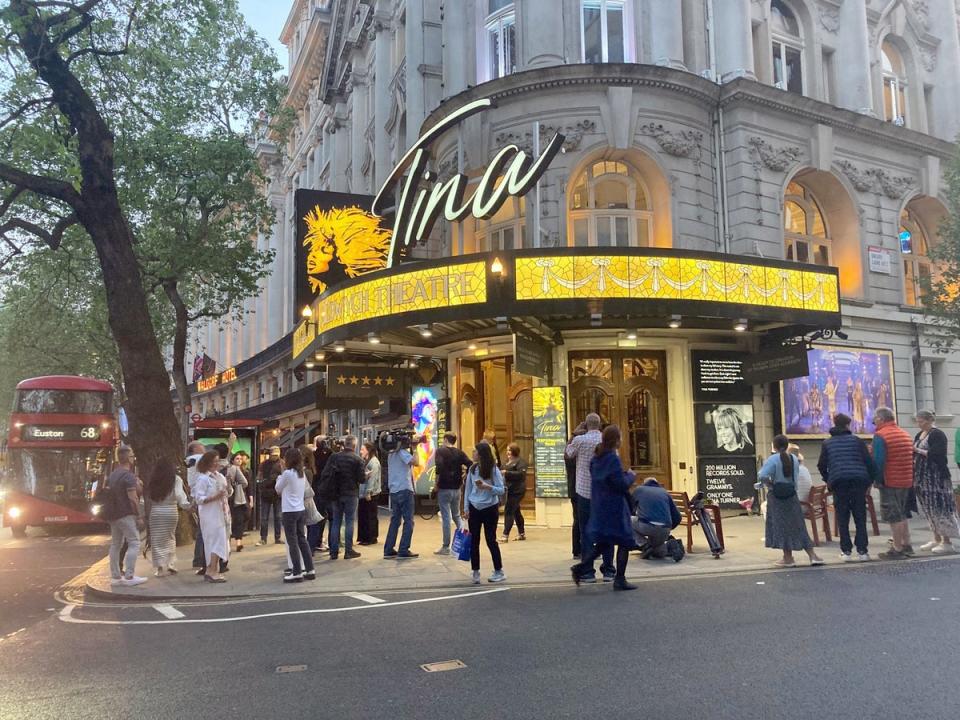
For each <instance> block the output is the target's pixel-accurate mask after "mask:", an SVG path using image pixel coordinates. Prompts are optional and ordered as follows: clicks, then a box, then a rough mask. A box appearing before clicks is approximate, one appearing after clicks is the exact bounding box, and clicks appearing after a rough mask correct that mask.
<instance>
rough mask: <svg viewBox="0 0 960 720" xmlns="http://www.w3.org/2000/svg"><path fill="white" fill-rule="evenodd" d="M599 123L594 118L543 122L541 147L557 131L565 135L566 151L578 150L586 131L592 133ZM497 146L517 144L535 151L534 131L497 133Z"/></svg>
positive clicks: (527, 150)
mask: <svg viewBox="0 0 960 720" xmlns="http://www.w3.org/2000/svg"><path fill="white" fill-rule="evenodd" d="M596 128H597V124H596V123H595V122H594V121H593V120H581V121H580V122H577V123H571V124H569V125H564V126H562V127H561V126H558V125H549V124H542V125H540V145H541V147H542V146H543V145H544V144H545V143H546V142H548V141H549V140H550V138H552V137H553V136H554V134H555V133H560V134H561V135H563V149H564V150H565V151H566V152H571V151H573V150H578V149H579V148H580V144H581V143H582V142H583V136H584V134H586V133H592V132H594V131H595V130H596ZM494 141H495V142H496V144H497V147H503V146H504V145H516V146H517V147H518V148H520V149H521V150H523V151H524V152H526V153H532V152H533V131H532V130H527V131H523V132H520V131H517V130H508V131H506V132H501V133H497V135H496V136H495V137H494Z"/></svg>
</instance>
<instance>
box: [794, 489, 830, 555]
mask: <svg viewBox="0 0 960 720" xmlns="http://www.w3.org/2000/svg"><path fill="white" fill-rule="evenodd" d="M800 507H801V508H803V519H804V520H809V521H810V534H811V535H813V544H814V545H816V546H817V547H819V546H820V533H818V532H817V525H818V524H822V525H823V535H824V538H825V542H830V541H831V540H832V539H833V538H832V537H831V536H830V520H829V519H828V518H827V486H826V485H818V486H817V487H813V488H810V496H809V497H808V498H807V500H801V501H800Z"/></svg>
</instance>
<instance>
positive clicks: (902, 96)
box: [880, 40, 907, 125]
mask: <svg viewBox="0 0 960 720" xmlns="http://www.w3.org/2000/svg"><path fill="white" fill-rule="evenodd" d="M880 58H881V63H882V65H883V117H884V119H885V120H886V121H887V122H892V123H893V124H894V125H906V123H907V73H906V69H905V67H904V64H903V57H902V56H901V55H900V53H899V52H898V51H897V49H896V48H895V47H894V46H893V45H892V44H891V43H890V42H889V41H887V40H884V42H883V45H882V46H881V47H880Z"/></svg>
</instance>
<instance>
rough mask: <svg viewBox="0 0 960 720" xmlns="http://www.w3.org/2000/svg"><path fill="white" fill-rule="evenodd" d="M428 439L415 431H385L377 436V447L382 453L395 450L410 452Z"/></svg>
mask: <svg viewBox="0 0 960 720" xmlns="http://www.w3.org/2000/svg"><path fill="white" fill-rule="evenodd" d="M425 439H426V438H424V437H420V436H418V435H417V434H416V433H414V432H413V430H409V429H404V430H384V431H383V432H381V433H380V434H379V435H378V436H377V446H378V447H379V448H380V450H381V451H382V452H387V453H388V452H393V451H394V450H409V449H410V448H411V447H413V446H414V445H417V444H419V443H422V442H424V441H425Z"/></svg>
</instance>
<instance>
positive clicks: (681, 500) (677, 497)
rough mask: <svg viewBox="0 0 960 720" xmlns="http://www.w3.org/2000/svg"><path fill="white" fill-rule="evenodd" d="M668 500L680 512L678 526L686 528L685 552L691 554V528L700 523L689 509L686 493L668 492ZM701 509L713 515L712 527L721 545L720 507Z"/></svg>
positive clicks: (706, 506) (711, 506)
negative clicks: (671, 501)
mask: <svg viewBox="0 0 960 720" xmlns="http://www.w3.org/2000/svg"><path fill="white" fill-rule="evenodd" d="M670 499H671V500H673V504H674V505H676V506H677V510H679V511H680V524H681V525H685V526H686V528H687V552H693V526H694V525H699V524H700V521H699V520H696V519H694V517H693V508H691V507H690V496H689V495H688V494H687V493H686V492H672V491H671V492H670ZM703 509H704V510H705V511H706V510H709V511H710V513H711V514H712V515H713V527H714V529H715V530H716V531H717V539H718V540H720V544H721V545H723V544H724V542H723V523H722V521H721V519H720V507H719V506H717V505H704V506H703Z"/></svg>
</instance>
